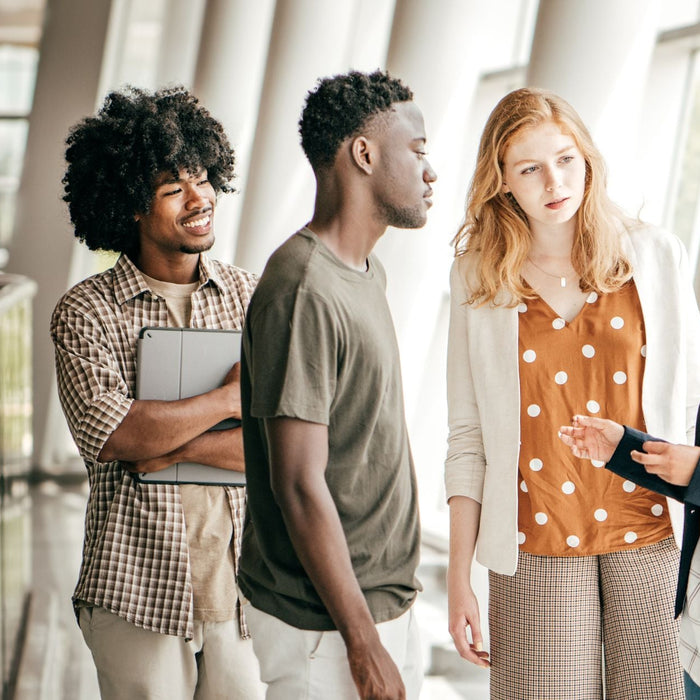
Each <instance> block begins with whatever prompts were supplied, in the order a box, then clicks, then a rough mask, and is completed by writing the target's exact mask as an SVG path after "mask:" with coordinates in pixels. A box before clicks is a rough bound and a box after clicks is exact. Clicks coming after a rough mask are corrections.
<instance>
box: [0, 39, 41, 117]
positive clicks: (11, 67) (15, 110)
mask: <svg viewBox="0 0 700 700" xmlns="http://www.w3.org/2000/svg"><path fill="white" fill-rule="evenodd" d="M38 56H39V54H38V51H37V50H36V49H33V48H29V47H24V46H10V45H4V46H2V45H0V114H10V115H17V116H26V115H27V114H29V111H30V109H31V107H32V98H33V95H34V81H35V78H36V65H37V60H38Z"/></svg>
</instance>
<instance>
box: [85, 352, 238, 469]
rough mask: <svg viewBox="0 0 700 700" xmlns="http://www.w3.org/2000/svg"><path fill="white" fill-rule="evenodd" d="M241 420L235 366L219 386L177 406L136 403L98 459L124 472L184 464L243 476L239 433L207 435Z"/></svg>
mask: <svg viewBox="0 0 700 700" xmlns="http://www.w3.org/2000/svg"><path fill="white" fill-rule="evenodd" d="M240 417H241V398H240V365H239V363H236V364H235V365H234V366H233V367H232V368H231V370H230V371H229V373H228V374H227V375H226V377H225V379H224V382H223V384H222V386H220V387H218V388H216V389H213V390H212V391H209V392H207V393H205V394H200V395H199V396H193V397H191V398H187V399H180V400H178V401H154V400H136V401H134V402H133V403H132V404H131V408H130V409H129V412H128V413H127V415H126V416H125V418H124V420H123V421H122V422H121V423H120V424H119V427H117V429H116V430H115V431H114V432H113V433H112V434H111V435H110V437H109V438H108V439H107V441H106V442H105V444H104V445H103V447H102V450H101V451H100V454H99V459H100V461H103V462H111V461H114V460H120V461H121V462H123V463H124V465H125V467H126V468H127V469H129V471H133V472H142V473H147V472H154V471H159V470H161V469H165V468H166V467H169V466H170V465H171V464H175V463H176V462H182V461H189V462H199V463H201V464H208V465H211V466H213V467H220V468H222V469H230V470H233V471H240V472H242V471H244V470H245V463H244V460H243V437H242V430H241V429H240V428H232V429H229V430H216V431H211V432H207V431H208V430H209V428H211V427H212V426H213V425H216V424H217V423H219V422H220V421H222V420H225V419H226V418H238V419H240Z"/></svg>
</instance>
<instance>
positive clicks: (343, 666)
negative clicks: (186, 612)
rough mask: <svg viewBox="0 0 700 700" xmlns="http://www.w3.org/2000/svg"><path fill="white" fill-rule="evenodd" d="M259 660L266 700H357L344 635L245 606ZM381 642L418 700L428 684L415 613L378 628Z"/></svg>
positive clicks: (410, 693) (412, 697)
mask: <svg viewBox="0 0 700 700" xmlns="http://www.w3.org/2000/svg"><path fill="white" fill-rule="evenodd" d="M243 609H244V611H245V615H246V620H248V625H249V626H250V631H251V634H252V635H253V645H254V646H255V652H256V654H257V655H258V659H259V660H260V673H261V677H262V679H263V680H264V681H265V682H266V683H267V684H268V688H267V696H266V698H267V700H299V699H300V698H303V699H304V700H356V698H357V697H358V696H357V689H356V687H355V683H354V681H353V680H352V676H351V675H350V665H349V664H348V657H347V650H346V648H345V642H344V641H343V638H342V637H341V636H340V632H337V631H332V632H318V631H314V630H302V629H298V628H296V627H291V626H290V625H288V624H286V623H285V622H282V620H279V619H277V618H276V617H273V616H272V615H268V614H267V613H264V612H262V611H261V610H258V609H257V608H254V607H253V606H252V605H251V604H250V603H246V604H245V605H244V606H243ZM377 632H379V638H380V639H381V642H382V644H383V645H384V647H385V649H386V650H387V651H388V652H389V654H390V655H391V658H392V659H393V660H394V663H395V664H396V665H397V666H398V669H399V671H400V673H401V678H402V679H403V682H404V685H405V686H406V698H407V700H418V698H419V696H420V688H421V684H422V682H423V665H422V661H421V649H420V637H419V634H418V624H417V623H416V620H415V617H414V615H413V609H410V610H408V611H407V612H405V613H403V615H401V616H400V617H398V618H396V619H395V620H389V621H388V622H381V623H379V624H378V625H377Z"/></svg>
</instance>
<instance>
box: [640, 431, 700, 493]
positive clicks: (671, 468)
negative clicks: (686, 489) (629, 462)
mask: <svg viewBox="0 0 700 700" xmlns="http://www.w3.org/2000/svg"><path fill="white" fill-rule="evenodd" d="M642 447H643V448H644V452H638V451H637V450H632V452H630V456H631V457H632V459H633V460H634V461H635V462H639V464H641V465H643V466H644V468H645V469H646V470H647V472H649V474H656V476H658V477H659V478H661V479H663V480H664V481H668V483H669V484H674V485H675V486H687V485H688V484H689V483H690V480H691V479H692V478H693V474H694V473H695V468H696V467H697V465H698V460H700V447H694V446H692V445H674V444H672V443H670V442H657V441H655V440H647V442H645V443H644V444H643V445H642Z"/></svg>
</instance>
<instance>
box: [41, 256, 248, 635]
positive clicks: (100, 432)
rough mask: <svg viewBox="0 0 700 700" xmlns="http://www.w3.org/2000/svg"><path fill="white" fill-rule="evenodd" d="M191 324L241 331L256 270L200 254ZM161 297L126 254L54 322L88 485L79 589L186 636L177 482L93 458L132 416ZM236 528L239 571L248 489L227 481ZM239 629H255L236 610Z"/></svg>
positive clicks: (93, 600)
mask: <svg viewBox="0 0 700 700" xmlns="http://www.w3.org/2000/svg"><path fill="white" fill-rule="evenodd" d="M199 274H200V285H199V287H198V289H197V290H196V291H195V292H194V294H193V295H192V317H191V323H190V325H191V326H192V327H194V328H224V329H240V328H242V326H243V322H244V319H245V312H246V309H247V307H248V303H249V301H250V297H251V295H252V293H253V290H254V288H255V284H256V281H257V280H256V277H255V276H254V275H252V274H250V273H248V272H245V271H243V270H240V269H238V268H236V267H233V266H230V265H225V264H223V263H220V262H217V261H215V260H209V259H208V258H207V257H206V256H205V255H201V256H200V263H199ZM167 319H168V310H167V307H166V303H165V300H164V299H162V298H161V297H158V296H156V295H155V294H154V293H153V292H152V291H151V290H150V289H149V287H148V284H147V283H146V281H145V280H144V279H143V277H142V276H141V273H140V272H139V271H138V269H137V268H136V267H135V266H134V265H133V263H132V262H131V261H130V260H129V258H128V257H126V256H124V255H123V256H121V257H120V258H119V260H118V261H117V263H116V264H115V265H114V267H113V268H111V269H109V270H107V271H106V272H103V273H100V274H98V275H95V276H93V277H90V278H88V279H86V280H84V281H83V282H80V283H79V284H77V285H76V286H75V287H73V288H72V289H71V290H69V291H68V292H67V293H66V295H65V296H64V297H63V298H62V299H61V300H60V301H59V303H58V305H57V306H56V309H55V310H54V313H53V317H52V319H51V337H52V339H53V342H54V346H55V352H56V374H57V379H58V391H59V395H60V399H61V404H62V406H63V411H64V413H65V416H66V419H67V421H68V426H69V428H70V430H71V433H72V435H73V438H74V439H75V442H76V445H77V446H78V449H79V451H80V454H81V456H82V458H83V460H84V462H85V466H86V468H87V472H88V479H89V484H90V495H89V497H88V504H87V513H86V518H85V541H84V544H83V561H82V565H81V569H80V577H79V580H78V584H77V586H76V589H75V592H74V594H73V601H74V603H75V604H78V603H80V602H82V603H88V604H90V605H94V606H102V607H104V608H106V609H107V610H109V611H111V612H113V613H115V614H117V615H119V616H121V617H123V618H125V619H126V620H128V621H129V622H131V623H133V624H135V625H137V626H139V627H143V628H145V629H149V630H153V631H155V632H160V633H162V634H171V635H177V636H180V637H185V638H186V639H190V638H191V637H192V634H193V614H192V613H193V611H192V582H191V576H190V568H189V557H188V551H187V541H186V536H185V521H184V516H183V511H182V505H181V502H180V491H179V487H178V486H175V485H171V484H147V483H139V482H137V481H136V480H134V479H133V477H132V476H131V474H130V473H129V472H127V471H126V470H124V469H122V467H121V466H120V464H119V462H107V463H104V462H99V461H98V455H99V453H100V451H101V449H102V447H103V446H104V444H105V442H106V441H107V439H108V438H109V436H110V435H111V434H112V432H113V431H114V430H115V429H116V428H117V427H118V426H119V424H120V423H121V421H122V420H123V418H124V416H126V414H127V412H128V411H129V408H130V407H131V403H132V401H133V400H134V392H135V388H136V340H137V338H138V334H139V332H140V330H141V328H143V327H144V326H167V325H168V323H167ZM225 488H226V491H227V494H228V499H229V504H230V507H231V516H232V519H233V525H234V561H235V562H236V573H237V565H238V555H239V553H240V539H241V535H242V529H243V518H244V513H245V489H244V488H243V487H225ZM240 627H241V635H242V636H244V637H247V636H248V630H247V627H246V625H245V620H244V619H243V618H242V616H240Z"/></svg>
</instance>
